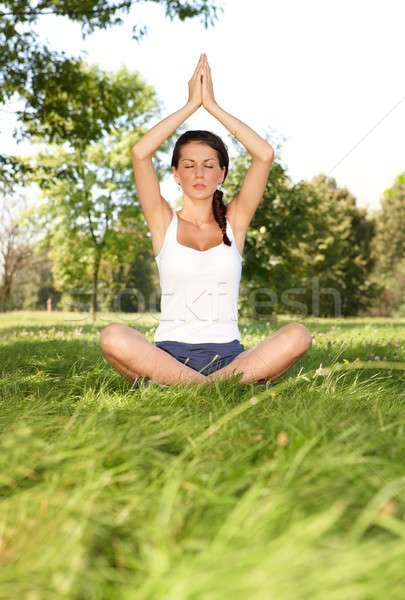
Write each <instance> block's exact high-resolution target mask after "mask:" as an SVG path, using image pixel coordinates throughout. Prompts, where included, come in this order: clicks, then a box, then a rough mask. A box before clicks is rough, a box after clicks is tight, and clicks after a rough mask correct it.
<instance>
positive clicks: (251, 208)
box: [100, 54, 312, 385]
mask: <svg viewBox="0 0 405 600" xmlns="http://www.w3.org/2000/svg"><path fill="white" fill-rule="evenodd" d="M188 89H189V98H188V101H187V103H186V105H185V106H183V107H182V108H181V109H180V110H178V111H177V112H175V113H173V114H172V115H170V116H169V117H167V118H166V119H164V120H163V121H161V122H160V123H158V124H157V125H155V126H154V127H153V128H152V129H150V131H148V132H147V133H146V134H145V135H144V136H143V137H142V138H141V139H140V140H139V141H138V142H137V143H136V144H135V146H134V147H133V149H132V161H133V166H134V173H135V182H136V187H137V191H138V197H139V200H140V203H141V206H142V209H143V212H144V215H145V219H146V222H147V224H148V226H149V229H150V232H151V235H152V246H153V251H154V254H155V259H156V261H157V265H158V268H159V274H160V284H161V289H162V299H161V308H162V311H161V317H160V323H159V326H158V328H157V330H156V332H155V339H154V341H155V345H153V344H150V343H149V342H148V341H147V340H146V338H145V337H144V336H143V335H142V334H141V333H140V332H139V331H136V330H135V329H132V328H130V327H126V326H124V325H121V324H118V323H113V324H111V325H109V326H108V327H106V328H105V329H104V330H103V331H102V332H101V338H100V339H101V346H102V349H103V352H104V353H105V356H106V357H107V359H108V360H109V362H110V363H111V364H112V365H113V367H115V368H116V369H117V370H118V371H119V372H120V373H121V374H122V375H123V376H124V377H127V378H128V379H130V380H133V379H137V378H138V377H140V376H144V377H147V378H149V379H151V380H152V381H154V382H157V383H161V384H166V385H172V384H175V383H178V382H179V381H183V382H200V383H206V382H207V381H214V380H217V379H226V378H229V377H231V376H232V375H235V374H241V377H240V378H239V383H249V382H266V381H274V380H275V379H277V378H278V377H279V376H280V375H282V374H283V373H284V372H285V371H287V370H288V369H289V368H290V367H291V366H292V365H293V364H294V363H295V362H296V361H297V360H298V359H299V358H300V357H301V356H302V355H303V354H304V353H305V352H306V351H307V350H308V348H309V347H310V345H311V341H312V336H311V334H310V332H309V331H308V329H306V328H305V327H304V326H303V325H301V324H299V323H290V324H289V325H286V326H284V327H282V328H281V329H279V330H278V331H276V332H275V333H274V334H273V335H271V336H269V337H267V338H266V339H265V340H263V341H261V342H260V343H259V344H257V345H256V346H255V347H253V348H249V349H248V350H245V349H244V347H243V345H242V344H241V343H240V340H241V336H240V332H239V329H238V324H237V312H238V294H239V282H240V275H241V262H242V256H241V255H242V252H243V246H244V241H245V236H246V231H247V228H248V226H249V223H250V221H251V220H252V218H253V215H254V213H255V210H256V208H257V206H258V205H259V203H260V201H261V199H262V196H263V192H264V189H265V186H266V182H267V178H268V176H269V172H270V169H271V165H272V162H273V157H274V150H273V148H272V147H271V146H270V145H269V144H268V143H267V142H266V141H265V140H263V139H262V138H261V137H260V136H259V135H257V133H255V132H254V131H253V130H252V129H250V127H248V126H247V125H246V124H245V123H242V122H241V121H239V120H238V119H236V118H235V117H233V116H232V115H230V114H229V113H227V112H225V111H224V110H222V108H220V107H219V106H218V104H217V102H216V100H215V97H214V91H213V85H212V79H211V70H210V67H209V64H208V61H207V57H206V55H205V54H202V55H201V56H200V59H199V61H198V64H197V67H196V69H195V71H194V74H193V75H192V77H191V79H190V81H189V82H188ZM200 106H203V107H204V108H205V109H206V110H207V111H208V112H209V113H210V114H212V115H213V116H214V117H216V118H217V119H218V121H220V122H221V123H222V124H223V125H224V126H225V127H226V128H227V129H228V131H230V132H231V133H232V134H233V135H234V136H235V137H237V139H238V140H239V142H240V143H241V144H243V145H244V146H245V148H246V150H247V151H248V152H249V154H250V155H251V157H252V161H251V165H250V167H249V169H248V171H247V173H246V175H245V178H244V180H243V183H242V186H241V188H240V190H239V193H238V194H237V195H236V197H235V198H233V199H232V200H231V201H230V202H229V204H228V205H227V206H226V207H225V205H224V204H223V201H222V192H221V191H219V190H218V189H217V187H218V186H219V185H221V184H222V182H223V181H224V179H225V177H226V175H227V171H228V162H229V158H228V154H227V150H226V146H225V145H224V143H223V142H222V140H221V139H220V138H219V137H218V136H216V135H214V134H212V133H210V132H207V131H189V132H186V133H185V134H184V135H183V136H181V137H180V138H179V139H178V140H177V143H176V146H175V149H174V152H173V159H172V171H173V175H174V178H175V181H176V182H177V184H178V185H179V186H180V187H181V188H182V190H183V198H184V206H183V208H182V209H181V210H180V211H177V212H176V211H173V210H172V209H171V207H170V205H169V204H168V203H167V202H166V200H165V199H164V198H163V197H162V196H161V194H160V188H159V182H158V178H157V175H156V172H155V170H154V167H153V163H152V156H153V154H154V152H156V150H158V148H159V147H160V146H161V145H162V144H163V143H164V142H165V140H166V139H167V138H168V137H169V136H170V135H171V134H172V133H173V131H175V130H176V129H177V127H179V125H181V124H182V123H183V122H184V121H185V120H186V119H187V118H188V117H189V116H190V115H191V114H193V113H194V112H195V111H196V110H197V109H198V108H199V107H200Z"/></svg>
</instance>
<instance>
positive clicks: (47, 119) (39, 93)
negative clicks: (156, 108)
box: [0, 0, 218, 182]
mask: <svg viewBox="0 0 405 600" xmlns="http://www.w3.org/2000/svg"><path fill="white" fill-rule="evenodd" d="M147 1H149V2H154V3H159V4H162V5H163V6H164V8H165V12H166V16H167V17H169V18H170V19H173V18H175V17H177V18H179V19H180V20H182V21H184V20H185V19H188V18H193V17H196V16H200V18H201V19H202V21H203V23H204V25H205V27H207V26H208V24H209V23H211V24H213V23H214V21H215V20H216V18H217V10H218V9H217V8H216V6H215V4H214V3H213V2H212V1H211V0H186V1H185V2H183V1H180V0H147ZM139 2H140V0H123V1H122V2H114V1H113V0H108V1H104V0H40V1H39V2H36V1H34V0H3V2H2V3H1V10H0V14H1V18H0V45H1V49H2V51H1V54H0V104H4V103H6V102H8V101H9V100H11V99H12V100H17V101H19V102H18V106H19V108H18V110H17V112H16V116H17V118H18V120H19V122H20V129H19V134H20V135H25V136H29V135H32V134H39V135H41V136H44V137H46V139H47V140H48V141H53V142H54V141H60V140H61V139H65V140H69V142H70V143H73V144H75V145H76V146H78V145H80V141H81V140H82V141H83V143H84V144H85V145H86V144H87V143H89V142H91V141H94V140H97V139H99V138H100V137H101V135H102V134H104V133H106V132H110V131H111V129H112V128H113V127H114V126H116V119H117V117H118V116H119V114H118V113H119V111H120V110H121V109H122V106H123V105H124V104H125V103H126V102H128V103H130V102H131V95H130V94H128V92H127V91H126V90H125V86H121V87H120V88H118V87H117V86H116V85H113V84H112V83H111V81H110V80H109V79H108V78H104V79H101V78H100V77H99V76H97V73H95V72H94V70H92V69H89V70H86V69H84V68H83V61H82V59H81V58H72V57H70V56H68V55H67V54H66V53H65V52H56V51H53V50H50V49H49V48H48V47H47V46H46V45H44V44H43V43H42V42H41V40H40V39H39V38H38V35H37V33H36V31H35V25H36V22H37V19H38V17H39V16H40V15H47V14H55V15H61V16H65V17H67V18H69V19H70V20H71V21H75V22H78V23H80V24H81V25H82V31H83V35H86V34H88V33H91V32H92V31H94V30H96V29H106V28H108V27H110V26H114V25H119V24H122V23H123V20H124V18H126V17H127V15H128V13H129V10H130V8H131V7H132V6H134V5H135V4H138V3H139ZM145 31H146V29H145V28H143V29H142V28H139V27H138V25H137V24H135V25H134V27H133V37H134V38H135V39H140V38H141V37H142V35H143V34H144V33H145ZM136 91H137V90H136V88H135V90H133V92H136ZM117 93H118V94H120V93H122V94H123V95H122V96H121V97H120V96H119V95H118V96H117ZM94 112H96V113H97V118H94V114H93V113H94ZM0 164H3V167H4V168H3V170H2V180H3V181H9V182H12V181H13V178H14V177H16V176H18V175H19V172H18V171H16V168H17V169H18V165H16V163H15V162H13V160H12V159H11V158H10V157H7V156H0Z"/></svg>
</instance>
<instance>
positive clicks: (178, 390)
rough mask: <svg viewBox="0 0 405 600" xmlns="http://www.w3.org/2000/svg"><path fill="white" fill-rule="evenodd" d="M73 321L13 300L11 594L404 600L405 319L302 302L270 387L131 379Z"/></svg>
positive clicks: (7, 468)
mask: <svg viewBox="0 0 405 600" xmlns="http://www.w3.org/2000/svg"><path fill="white" fill-rule="evenodd" d="M74 318H75V316H74V315H69V314H51V315H47V314H44V313H15V314H14V313H9V314H6V315H1V317H0V348H1V356H0V360H1V363H0V364H1V406H0V426H1V432H2V435H1V442H0V443H1V450H0V497H1V502H0V563H1V569H0V598H10V599H19V598H24V599H25V598H27V599H28V600H37V599H38V600H42V599H45V600H48V599H55V598H69V599H78V600H79V599H80V600H84V599H91V600H93V599H117V600H118V599H119V600H122V599H124V600H126V599H136V600H138V599H139V600H143V599H145V600H146V599H148V600H149V599H150V600H161V599H165V600H183V599H184V600H200V599H201V600H228V599H229V600H239V599H240V600H268V599H273V598H274V599H277V600H295V599H307V598H308V599H310V598H311V600H318V599H319V600H326V599H327V600H351V599H364V600H372V599H379V600H380V599H386V598H387V599H389V600H395V599H398V600H403V598H404V595H405V593H404V590H405V571H404V560H405V523H404V508H405V504H404V489H405V466H404V465H405V444H404V424H405V405H404V403H405V391H404V383H405V378H404V372H403V370H402V369H403V367H404V361H405V354H404V340H403V338H404V325H405V322H404V321H399V320H397V321H394V320H385V321H379V320H375V319H374V320H372V319H369V320H367V319H339V320H327V319H316V320H309V319H307V320H305V319H300V322H302V323H304V324H305V325H306V326H307V327H308V328H309V329H310V331H311V332H312V333H313V334H314V335H315V340H314V343H313V346H312V348H311V350H310V351H309V352H308V353H307V354H306V355H305V356H304V357H303V359H302V360H301V361H299V362H298V363H297V364H296V365H295V366H294V367H293V368H292V369H291V370H290V371H288V372H287V373H286V374H285V375H283V376H282V377H281V378H280V379H279V380H278V381H277V382H275V383H274V384H273V386H272V387H271V388H270V389H267V390H266V389H265V388H264V387H263V386H261V385H254V384H249V385H241V384H239V383H238V381H237V378H236V377H235V378H232V379H231V380H228V381H224V382H216V383H212V384H207V385H206V386H201V387H200V386H198V385H184V384H178V385H176V386H172V387H170V388H164V389H163V388H160V387H159V386H157V385H155V384H153V383H152V384H149V385H146V384H144V382H143V381H142V380H141V384H140V385H139V387H136V388H133V389H131V384H130V383H128V382H126V381H125V380H124V379H123V378H121V377H120V376H119V375H118V374H117V373H116V372H115V371H114V370H113V369H112V368H111V367H109V366H108V364H107V363H106V361H105V360H104V358H103V357H102V354H101V351H100V348H99V345H98V336H97V330H99V329H101V328H102V327H103V326H105V325H106V324H107V322H108V321H106V322H98V323H96V327H95V328H94V327H93V326H92V325H90V324H88V323H86V322H80V323H78V322H75V321H74ZM113 319H114V317H113V316H111V320H113ZM291 320H292V319H291ZM287 322H288V319H287V318H282V319H278V320H277V323H276V327H272V329H276V328H279V327H281V326H282V325H284V324H285V323H287ZM127 323H128V324H129V325H131V324H132V325H133V326H135V327H136V328H138V329H139V330H140V331H142V333H144V334H145V335H146V337H147V338H148V339H149V340H150V341H152V339H153V328H154V323H155V321H154V317H153V315H146V316H144V317H142V318H136V319H135V317H134V320H133V322H132V323H131V321H128V322H127ZM272 325H274V322H273V323H272ZM241 332H242V334H243V339H242V342H243V343H244V344H245V347H250V346H252V345H254V344H255V343H257V342H258V341H260V339H263V337H264V336H266V335H269V334H270V333H271V330H270V328H269V325H266V323H262V322H257V321H255V322H251V323H249V322H247V321H245V322H244V321H241Z"/></svg>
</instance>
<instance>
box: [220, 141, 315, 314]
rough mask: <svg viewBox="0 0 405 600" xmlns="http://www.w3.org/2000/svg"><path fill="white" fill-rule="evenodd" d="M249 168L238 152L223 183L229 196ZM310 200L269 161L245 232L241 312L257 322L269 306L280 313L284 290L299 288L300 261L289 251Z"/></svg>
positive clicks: (303, 230) (305, 227)
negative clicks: (256, 319) (253, 211)
mask: <svg viewBox="0 0 405 600" xmlns="http://www.w3.org/2000/svg"><path fill="white" fill-rule="evenodd" d="M248 166H249V155H248V154H247V152H246V151H245V150H243V149H242V150H241V152H240V153H239V155H238V156H237V157H236V158H235V159H234V161H233V166H232V170H231V171H230V173H229V175H228V178H227V180H226V190H227V195H228V196H229V197H231V198H232V197H234V196H235V195H236V194H237V192H238V190H239V188H240V186H241V183H242V180H243V177H244V176H245V173H246V170H247V168H248ZM309 200H310V199H309V198H307V197H305V196H303V195H301V194H300V193H299V191H297V190H296V189H295V188H294V186H293V185H292V183H291V180H290V178H289V177H288V175H287V173H286V170H285V168H284V167H283V166H282V164H281V162H280V161H279V160H275V161H273V165H272V168H271V172H270V176H269V179H268V181H267V185H266V189H265V191H264V194H263V199H262V201H261V203H260V204H259V206H258V208H257V209H256V212H255V215H254V217H253V219H252V221H251V223H250V226H249V229H248V231H247V234H246V240H245V246H244V250H243V260H242V279H241V294H240V309H241V314H246V315H247V314H249V315H250V314H252V310H253V315H254V316H255V317H256V318H265V317H267V316H268V315H269V311H270V312H271V309H270V308H269V306H270V307H271V306H272V307H273V310H274V311H277V312H283V311H284V312H285V310H286V304H285V302H283V300H282V299H281V298H282V296H283V292H285V290H287V289H288V288H293V287H297V286H299V285H300V282H301V281H302V278H303V275H304V274H303V272H302V261H301V257H300V256H299V254H297V252H295V251H294V249H295V248H297V247H298V244H299V241H300V240H302V239H305V235H306V234H307V232H308V231H309V228H310V225H309V222H308V220H309V215H308V206H307V204H308V202H309ZM257 307H262V308H264V310H261V309H260V310H259V309H258V308H257Z"/></svg>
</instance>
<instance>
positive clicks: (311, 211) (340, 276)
mask: <svg viewBox="0 0 405 600" xmlns="http://www.w3.org/2000/svg"><path fill="white" fill-rule="evenodd" d="M297 187H298V188H299V189H300V191H301V193H302V194H303V195H304V196H306V197H307V198H311V201H310V203H309V205H308V214H307V218H308V219H309V223H310V232H309V234H308V235H306V237H305V241H304V243H300V245H299V248H298V254H299V256H301V258H302V261H303V264H304V270H305V272H306V277H307V281H308V282H309V281H312V286H311V288H312V289H311V288H308V287H307V289H306V296H305V304H306V306H307V307H310V308H311V304H312V310H313V309H314V308H316V312H317V316H319V315H320V316H328V315H330V316H339V312H340V311H341V312H340V314H342V315H346V316H347V315H357V314H359V313H361V312H362V311H364V310H365V309H366V308H367V306H369V305H370V303H371V302H372V301H373V300H374V299H375V298H376V297H377V296H378V294H379V293H380V292H381V288H380V287H379V286H378V285H377V284H376V282H373V281H372V280H371V276H370V274H371V271H372V269H373V266H374V260H373V257H372V256H371V241H372V239H373V236H374V225H373V223H372V221H371V220H369V219H368V218H367V212H366V210H365V209H359V208H358V207H357V206H356V200H355V198H354V197H353V196H352V195H351V194H350V192H349V191H348V190H347V188H343V189H340V188H338V187H337V185H336V181H335V179H334V178H328V177H326V176H324V175H318V176H317V177H314V178H313V179H312V180H311V181H310V182H300V183H299V184H298V185H297ZM318 290H319V304H318V300H317V299H316V297H317V294H318ZM314 300H315V306H314ZM339 307H340V308H339Z"/></svg>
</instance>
